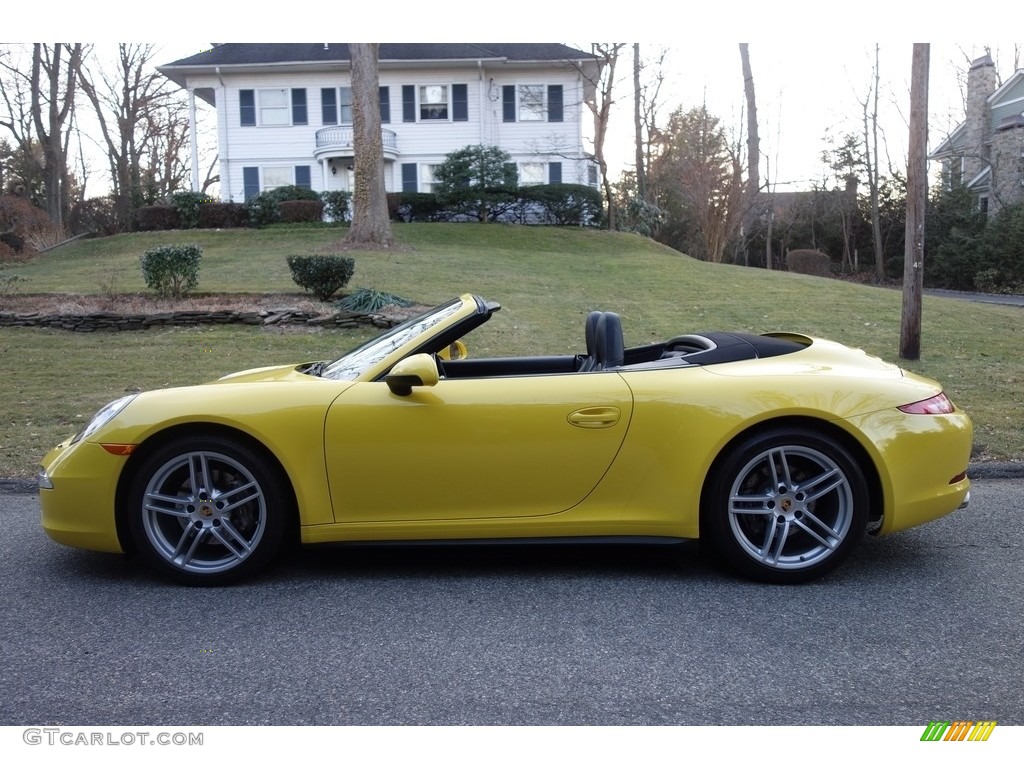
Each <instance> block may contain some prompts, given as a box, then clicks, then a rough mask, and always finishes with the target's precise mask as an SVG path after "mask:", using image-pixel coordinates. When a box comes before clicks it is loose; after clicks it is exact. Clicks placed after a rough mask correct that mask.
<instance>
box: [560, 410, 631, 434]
mask: <svg viewBox="0 0 1024 768" xmlns="http://www.w3.org/2000/svg"><path fill="white" fill-rule="evenodd" d="M621 415H622V413H621V411H619V409H618V408H616V407H614V406H611V405H602V406H597V407H595V408H581V409H580V410H578V411H573V412H572V413H570V414H569V423H570V424H572V425H573V426H576V427H583V428H585V429H603V428H606V427H614V426H615V425H616V424H618V423H619V417H620V416H621Z"/></svg>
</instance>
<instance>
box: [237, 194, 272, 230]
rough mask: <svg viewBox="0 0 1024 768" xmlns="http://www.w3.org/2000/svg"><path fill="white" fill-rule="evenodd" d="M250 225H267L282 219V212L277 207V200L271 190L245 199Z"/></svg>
mask: <svg viewBox="0 0 1024 768" xmlns="http://www.w3.org/2000/svg"><path fill="white" fill-rule="evenodd" d="M245 210H246V212H247V213H248V220H249V226H250V227H265V226H267V225H268V224H273V223H274V222H276V221H278V220H280V218H281V212H280V211H279V210H278V209H277V200H275V199H274V198H273V197H271V196H270V193H269V192H260V194H258V195H255V196H253V197H250V198H249V199H248V200H246V201H245Z"/></svg>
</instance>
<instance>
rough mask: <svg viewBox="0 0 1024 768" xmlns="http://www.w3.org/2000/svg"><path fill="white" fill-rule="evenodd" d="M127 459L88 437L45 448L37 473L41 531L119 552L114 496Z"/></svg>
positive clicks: (61, 539) (76, 543) (86, 546)
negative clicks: (107, 450) (92, 441)
mask: <svg viewBox="0 0 1024 768" xmlns="http://www.w3.org/2000/svg"><path fill="white" fill-rule="evenodd" d="M126 461H127V459H126V457H124V456H113V455H111V454H109V453H107V452H106V451H105V450H103V448H102V447H101V446H99V445H97V444H96V443H89V442H80V443H75V444H74V445H71V444H70V441H68V442H64V443H61V444H60V445H58V446H57V447H56V448H54V449H53V450H52V451H50V452H49V453H48V454H46V456H45V457H44V458H43V461H42V467H41V468H40V471H39V475H38V476H37V482H38V484H39V506H40V508H41V510H42V526H43V531H45V533H46V535H47V536H49V537H50V538H51V539H53V540H54V541H56V542H59V543H61V544H66V545H67V546H69V547H79V548H81V549H91V550H95V551H98V552H123V551H124V548H123V547H122V546H121V542H120V539H119V537H118V535H117V521H116V519H115V513H114V499H115V496H116V493H117V480H118V478H119V477H120V475H121V470H122V469H123V468H124V464H125V462H126Z"/></svg>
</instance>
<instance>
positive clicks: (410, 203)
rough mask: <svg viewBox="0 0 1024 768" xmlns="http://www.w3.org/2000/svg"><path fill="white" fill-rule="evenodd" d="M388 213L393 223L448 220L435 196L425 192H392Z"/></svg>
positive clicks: (443, 208)
mask: <svg viewBox="0 0 1024 768" xmlns="http://www.w3.org/2000/svg"><path fill="white" fill-rule="evenodd" d="M388 212H389V214H390V215H391V218H392V219H393V220H394V221H403V222H406V223H408V222H410V221H420V222H422V221H445V220H447V219H448V218H450V216H449V214H448V212H447V210H446V208H445V206H444V204H443V203H441V201H440V200H438V198H437V195H433V194H430V193H427V192H397V193H395V192H392V193H391V194H389V195H388Z"/></svg>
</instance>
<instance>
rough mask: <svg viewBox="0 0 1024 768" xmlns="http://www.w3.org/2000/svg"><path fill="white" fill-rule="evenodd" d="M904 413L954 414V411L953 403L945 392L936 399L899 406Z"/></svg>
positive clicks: (940, 393)
mask: <svg viewBox="0 0 1024 768" xmlns="http://www.w3.org/2000/svg"><path fill="white" fill-rule="evenodd" d="M899 409H900V410H901V411H903V412H904V413H921V414H932V415H935V414H940V413H952V412H953V411H954V408H953V403H952V401H951V400H950V399H949V398H948V397H946V393H945V392H939V394H937V395H936V396H935V397H929V398H928V399H927V400H918V401H917V402H916V403H907V404H906V405H901V406H899Z"/></svg>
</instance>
